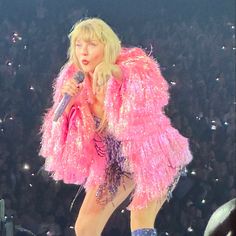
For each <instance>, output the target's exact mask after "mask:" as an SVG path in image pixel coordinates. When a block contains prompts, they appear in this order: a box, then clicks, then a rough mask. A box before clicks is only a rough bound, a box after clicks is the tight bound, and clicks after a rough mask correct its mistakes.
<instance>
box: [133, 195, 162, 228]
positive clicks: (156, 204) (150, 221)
mask: <svg viewBox="0 0 236 236" xmlns="http://www.w3.org/2000/svg"><path fill="white" fill-rule="evenodd" d="M165 200H166V196H164V197H162V198H160V199H155V200H152V201H150V202H149V203H148V206H147V207H146V208H143V209H139V210H131V214H130V227H131V232H133V231H134V230H137V229H143V228H154V223H155V219H156V216H157V214H158V212H159V210H160V209H161V207H162V205H163V204H164V202H165Z"/></svg>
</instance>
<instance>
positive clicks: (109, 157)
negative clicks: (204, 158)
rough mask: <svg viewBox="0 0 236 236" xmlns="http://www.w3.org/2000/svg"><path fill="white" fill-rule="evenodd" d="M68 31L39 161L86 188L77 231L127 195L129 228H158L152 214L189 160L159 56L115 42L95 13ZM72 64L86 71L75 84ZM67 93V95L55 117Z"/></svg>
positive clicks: (96, 229) (90, 230) (143, 231)
mask: <svg viewBox="0 0 236 236" xmlns="http://www.w3.org/2000/svg"><path fill="white" fill-rule="evenodd" d="M69 38H70V47H69V50H68V58H69V59H68V62H67V63H66V65H65V66H64V67H63V69H62V71H61V73H60V75H59V77H58V78H57V79H56V81H55V84H54V97H53V99H54V100H53V101H54V104H53V106H52V108H50V109H49V110H48V111H47V113H46V115H45V117H44V123H43V126H42V134H43V135H42V143H41V150H40V155H42V156H43V157H45V158H46V159H45V166H44V168H45V169H46V170H47V171H50V172H51V173H52V177H53V178H54V179H55V180H63V181H64V182H65V183H72V184H78V185H81V186H83V187H84V188H85V190H86V196H85V199H84V201H83V204H82V206H81V209H80V212H79V215H78V218H77V220H76V223H75V231H76V235H83V236H87V235H88V236H91V235H94V236H96V235H101V233H102V230H103V228H104V226H105V224H106V222H107V221H108V219H109V217H110V216H111V214H112V213H113V212H114V210H115V209H116V208H117V207H118V206H119V205H120V204H121V203H122V202H123V201H124V200H125V199H126V198H127V197H128V196H129V195H130V200H131V202H130V204H129V206H128V207H127V209H128V210H130V213H131V215H130V218H131V221H130V225H131V231H132V235H133V236H136V235H157V232H156V229H155V228H154V222H155V218H156V215H157V213H158V211H159V210H160V208H161V206H162V205H163V203H164V202H165V201H166V200H169V199H170V197H171V192H172V191H173V189H174V187H175V186H176V183H177V182H178V179H179V177H180V175H181V174H182V173H183V172H184V168H185V166H186V165H187V164H188V163H189V162H190V161H191V160H192V155H191V152H190V150H189V146H188V140H187V139H186V138H185V137H183V136H181V135H180V134H179V132H178V131H177V130H176V129H174V128H173V127H172V126H171V123H170V120H169V119H168V118H167V117H166V116H165V114H164V112H163V107H164V106H165V105H166V104H167V103H168V99H169V94H168V84H167V82H166V81H165V80H164V78H163V77H162V75H161V72H160V70H159V67H158V64H157V62H155V61H154V60H153V59H152V58H151V57H149V56H147V55H146V54H145V52H144V51H143V50H142V49H140V48H121V43H120V40H119V39H118V37H117V35H116V34H115V33H114V32H113V30H112V29H111V28H110V27H109V26H108V25H107V24H106V23H105V22H104V21H102V20H101V19H97V18H92V19H85V20H82V21H80V22H78V23H76V24H75V25H74V27H73V29H72V32H71V33H70V35H69ZM78 71H82V72H84V74H85V79H84V81H83V82H82V83H81V84H78V83H77V82H76V81H75V79H74V78H73V76H74V75H75V74H76V72H78ZM65 93H68V94H69V95H71V96H72V99H71V101H70V103H69V104H68V106H67V108H66V110H65V112H64V113H63V115H62V117H60V118H59V120H58V121H57V122H53V116H54V112H55V110H56V108H57V106H58V103H59V102H60V100H61V99H62V97H63V95H64V94H65ZM94 222H96V224H94ZM91 225H92V227H91Z"/></svg>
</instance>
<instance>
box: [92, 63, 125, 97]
mask: <svg viewBox="0 0 236 236" xmlns="http://www.w3.org/2000/svg"><path fill="white" fill-rule="evenodd" d="M111 76H114V77H115V78H116V79H121V70H120V67H119V66H118V65H113V64H108V63H105V62H102V63H100V64H98V65H97V66H96V68H95V70H94V73H93V93H94V94H95V93H96V92H97V91H98V90H99V89H100V88H101V87H102V86H105V85H106V83H107V81H108V80H109V79H110V78H111Z"/></svg>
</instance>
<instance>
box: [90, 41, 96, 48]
mask: <svg viewBox="0 0 236 236" xmlns="http://www.w3.org/2000/svg"><path fill="white" fill-rule="evenodd" d="M89 45H91V46H94V47H95V46H97V44H96V43H95V42H90V43H89Z"/></svg>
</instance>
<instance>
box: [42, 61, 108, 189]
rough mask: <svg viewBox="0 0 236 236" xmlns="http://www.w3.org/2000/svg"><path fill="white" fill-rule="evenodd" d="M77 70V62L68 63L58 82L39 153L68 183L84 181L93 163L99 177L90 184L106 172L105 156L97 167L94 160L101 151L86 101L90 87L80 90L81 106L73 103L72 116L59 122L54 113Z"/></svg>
mask: <svg viewBox="0 0 236 236" xmlns="http://www.w3.org/2000/svg"><path fill="white" fill-rule="evenodd" d="M75 72H76V68H75V67H74V66H73V65H65V67H64V68H63V70H62V71H61V73H60V74H59V76H58V78H56V80H55V81H54V85H53V88H54V93H53V102H54V103H53V106H52V107H51V108H50V109H49V110H48V111H47V112H46V114H45V115H44V117H43V125H42V128H41V133H42V139H41V149H40V151H39V154H40V155H41V156H43V157H44V158H45V165H44V168H45V170H47V171H49V172H51V173H52V177H53V178H54V179H55V180H63V181H64V182H65V183H71V184H84V183H85V180H86V179H87V178H88V176H89V175H91V173H90V172H91V166H92V169H93V170H94V169H95V171H96V173H97V176H98V178H97V179H96V180H95V179H94V181H93V182H92V183H87V186H88V185H92V184H96V181H97V182H101V181H102V179H101V177H100V176H103V173H104V168H105V159H104V160H103V159H101V158H100V159H99V161H97V162H96V166H94V164H93V163H94V160H93V159H94V158H97V152H96V149H95V147H94V145H93V141H92V140H93V137H94V121H93V118H92V116H91V114H90V112H89V109H88V106H87V102H86V92H87V90H86V89H84V90H83V91H81V93H80V95H81V96H80V99H79V100H80V101H81V104H80V106H77V105H73V106H72V108H71V109H70V112H69V114H68V115H65V114H63V115H62V116H61V117H60V118H59V119H58V121H57V122H53V118H54V112H55V110H56V108H57V106H58V104H59V102H60V100H61V99H62V95H61V92H60V91H61V87H62V84H63V82H64V81H65V80H67V79H69V78H71V77H73V75H74V74H75ZM85 87H86V85H85ZM99 177H100V179H99ZM90 182H91V181H90Z"/></svg>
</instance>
